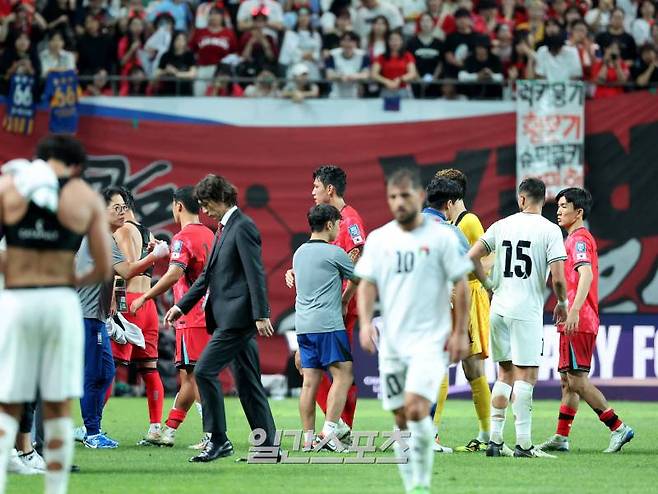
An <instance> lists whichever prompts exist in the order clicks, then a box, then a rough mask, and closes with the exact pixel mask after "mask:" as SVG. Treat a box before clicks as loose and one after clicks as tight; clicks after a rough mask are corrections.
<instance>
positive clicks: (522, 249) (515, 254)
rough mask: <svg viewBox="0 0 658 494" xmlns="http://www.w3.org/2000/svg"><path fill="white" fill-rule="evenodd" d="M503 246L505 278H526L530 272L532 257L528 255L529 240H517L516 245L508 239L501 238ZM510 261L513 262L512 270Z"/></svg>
mask: <svg viewBox="0 0 658 494" xmlns="http://www.w3.org/2000/svg"><path fill="white" fill-rule="evenodd" d="M503 248H504V249H505V270H504V271H503V276H504V277H505V278H512V277H513V276H516V277H517V278H522V279H527V278H530V275H531V274H532V258H531V257H530V255H529V252H530V241H529V240H519V241H518V242H517V243H516V245H512V242H511V241H510V240H503ZM512 261H513V262H514V270H513V271H512Z"/></svg>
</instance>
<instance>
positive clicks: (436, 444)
mask: <svg viewBox="0 0 658 494" xmlns="http://www.w3.org/2000/svg"><path fill="white" fill-rule="evenodd" d="M432 450H433V451H434V452H435V453H446V454H450V453H452V448H449V447H447V446H443V445H442V444H441V443H440V442H439V436H436V437H435V438H434V443H432Z"/></svg>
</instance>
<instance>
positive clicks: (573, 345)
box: [558, 332, 596, 372]
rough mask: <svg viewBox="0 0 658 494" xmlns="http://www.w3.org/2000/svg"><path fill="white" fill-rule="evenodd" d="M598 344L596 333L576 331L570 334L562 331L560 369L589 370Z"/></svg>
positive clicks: (565, 370)
mask: <svg viewBox="0 0 658 494" xmlns="http://www.w3.org/2000/svg"><path fill="white" fill-rule="evenodd" d="M595 346H596V335H595V334H593V333H579V332H576V333H574V334H572V335H570V336H567V335H566V334H564V333H560V363H559V366H558V370H559V371H560V372H567V371H571V370H577V371H584V372H589V370H590V367H591V365H592V356H593V355H594V347H595Z"/></svg>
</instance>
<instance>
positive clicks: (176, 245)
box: [169, 223, 215, 329]
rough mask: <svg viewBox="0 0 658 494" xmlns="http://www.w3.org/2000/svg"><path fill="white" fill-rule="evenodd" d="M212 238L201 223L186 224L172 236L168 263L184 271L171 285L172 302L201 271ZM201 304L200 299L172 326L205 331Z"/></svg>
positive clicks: (180, 295) (210, 233)
mask: <svg viewBox="0 0 658 494" xmlns="http://www.w3.org/2000/svg"><path fill="white" fill-rule="evenodd" d="M214 239H215V236H214V235H213V233H212V231H211V230H210V228H208V227H207V226H205V225H202V224H201V223H190V224H189V225H187V226H186V227H185V228H183V229H182V230H181V231H180V232H178V233H177V234H176V235H174V238H173V241H172V244H171V255H170V257H169V263H170V264H175V265H176V266H180V267H181V268H183V270H184V271H185V274H184V275H183V276H181V277H180V278H179V280H178V281H177V282H176V284H175V285H174V303H178V301H179V300H180V299H181V298H183V295H185V294H186V293H187V291H188V290H189V289H190V287H191V286H192V284H193V283H194V282H195V281H196V279H197V278H198V277H199V275H200V274H201V272H202V271H203V267H204V266H205V264H206V259H207V258H208V256H209V255H210V250H211V249H212V243H213V240H214ZM202 305H203V299H201V300H199V302H197V304H196V305H195V306H194V307H192V310H191V311H190V312H188V313H187V314H186V315H185V316H183V317H181V318H180V319H179V320H178V323H177V325H176V327H177V328H179V329H180V328H184V327H188V328H205V327H206V318H205V314H204V311H203V308H202Z"/></svg>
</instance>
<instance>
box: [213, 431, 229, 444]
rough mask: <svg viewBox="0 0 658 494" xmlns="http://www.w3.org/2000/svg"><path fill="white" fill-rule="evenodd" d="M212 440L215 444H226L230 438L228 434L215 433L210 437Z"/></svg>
mask: <svg viewBox="0 0 658 494" xmlns="http://www.w3.org/2000/svg"><path fill="white" fill-rule="evenodd" d="M210 440H211V441H212V442H214V443H215V444H224V443H225V442H226V441H228V436H227V435H226V432H213V433H212V434H211V435H210Z"/></svg>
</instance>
